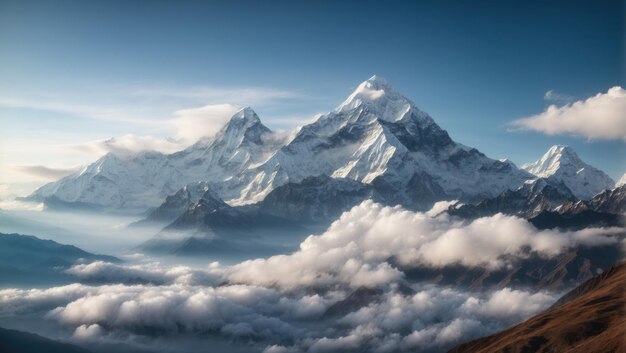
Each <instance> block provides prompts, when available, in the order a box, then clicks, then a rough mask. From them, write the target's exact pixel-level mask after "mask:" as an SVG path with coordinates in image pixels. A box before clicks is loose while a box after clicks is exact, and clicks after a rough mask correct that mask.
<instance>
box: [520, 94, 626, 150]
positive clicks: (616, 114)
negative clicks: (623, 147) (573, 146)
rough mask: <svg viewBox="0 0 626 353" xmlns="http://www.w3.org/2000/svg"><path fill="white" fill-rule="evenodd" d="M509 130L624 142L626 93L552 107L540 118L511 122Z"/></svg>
mask: <svg viewBox="0 0 626 353" xmlns="http://www.w3.org/2000/svg"><path fill="white" fill-rule="evenodd" d="M511 126H512V128H513V129H514V130H515V129H522V130H533V131H539V132H542V133H544V134H547V135H574V136H582V137H584V138H587V139H589V140H622V141H626V90H624V89H623V88H622V87H613V88H611V89H609V90H608V91H607V92H606V93H598V94H597V95H595V96H593V97H590V98H587V99H586V100H580V101H577V102H574V103H572V104H567V105H564V106H561V107H558V106H556V105H551V106H549V107H548V108H547V109H546V110H545V111H544V112H543V113H541V114H538V115H534V116H531V117H528V118H523V119H518V120H515V121H513V122H512V123H511Z"/></svg>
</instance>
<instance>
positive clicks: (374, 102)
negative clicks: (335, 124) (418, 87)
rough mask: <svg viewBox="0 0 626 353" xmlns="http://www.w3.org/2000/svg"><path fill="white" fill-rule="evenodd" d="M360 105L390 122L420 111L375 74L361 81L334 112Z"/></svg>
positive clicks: (342, 111)
mask: <svg viewBox="0 0 626 353" xmlns="http://www.w3.org/2000/svg"><path fill="white" fill-rule="evenodd" d="M360 107H363V108H366V109H367V110H368V111H369V112H370V113H373V114H374V115H376V116H377V117H378V118H379V119H381V120H385V121H392V122H393V121H398V120H400V119H402V118H404V117H405V116H406V115H407V114H408V113H410V112H420V111H419V109H418V108H417V107H416V106H415V103H413V102H412V101H411V100H409V99H408V98H406V97H405V96H403V95H402V94H400V93H399V92H397V91H396V90H395V88H393V86H391V84H389V82H387V80H385V79H384V78H382V77H380V76H376V75H374V76H372V77H370V78H369V79H368V80H366V81H363V82H362V83H361V84H360V85H359V86H358V87H357V88H356V89H355V90H354V92H352V94H350V96H348V98H347V99H346V100H345V101H343V103H341V104H340V105H339V106H338V107H337V108H336V109H335V111H334V112H335V113H346V112H350V111H352V110H354V109H356V108H360ZM420 113H421V112H420ZM420 115H421V114H420Z"/></svg>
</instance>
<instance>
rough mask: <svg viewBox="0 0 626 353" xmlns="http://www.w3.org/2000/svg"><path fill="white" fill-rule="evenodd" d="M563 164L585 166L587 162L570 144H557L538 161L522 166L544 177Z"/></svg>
mask: <svg viewBox="0 0 626 353" xmlns="http://www.w3.org/2000/svg"><path fill="white" fill-rule="evenodd" d="M562 166H571V167H579V169H580V168H584V167H585V166H586V164H585V163H584V162H583V161H582V160H581V159H580V158H579V157H578V155H577V154H576V151H574V149H573V148H571V147H569V146H562V145H555V146H552V147H550V149H549V150H548V151H547V152H546V153H545V154H544V155H543V156H542V157H541V158H540V159H539V160H538V161H536V162H534V163H526V164H524V165H523V166H522V168H523V169H525V170H527V171H528V172H530V173H532V174H534V175H536V176H538V177H542V178H547V177H549V176H551V175H553V174H554V173H556V172H557V171H558V170H559V168H561V167H562Z"/></svg>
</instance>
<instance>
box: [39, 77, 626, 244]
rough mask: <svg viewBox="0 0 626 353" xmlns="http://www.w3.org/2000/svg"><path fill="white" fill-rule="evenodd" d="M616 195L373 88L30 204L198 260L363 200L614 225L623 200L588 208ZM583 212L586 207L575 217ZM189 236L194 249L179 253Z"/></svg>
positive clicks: (108, 166) (105, 170) (573, 167)
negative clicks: (119, 229)
mask: <svg viewBox="0 0 626 353" xmlns="http://www.w3.org/2000/svg"><path fill="white" fill-rule="evenodd" d="M618 184H619V183H618ZM615 186H616V183H615V182H614V181H613V180H612V179H611V178H610V177H608V176H607V175H606V174H605V173H604V172H602V171H600V170H598V169H596V168H594V167H592V166H590V165H588V164H586V163H584V162H583V161H582V160H581V159H580V158H579V157H578V156H577V154H576V153H575V151H574V150H573V149H572V148H570V147H567V146H553V147H552V148H550V149H549V150H548V152H546V154H545V155H544V156H542V157H541V158H540V159H539V160H538V161H536V162H534V163H531V164H527V165H524V166H522V168H518V167H517V166H515V164H513V163H512V162H510V161H507V160H494V159H490V158H488V157H487V156H485V155H484V154H482V153H481V152H479V151H478V150H476V149H474V148H470V147H467V146H464V145H462V144H459V143H457V142H455V141H453V140H452V139H451V138H450V136H449V135H448V133H447V132H446V131H445V130H443V129H441V128H440V127H439V126H438V125H437V124H436V123H435V121H434V120H433V119H432V118H431V117H430V116H429V115H428V114H427V113H425V112H423V111H421V110H419V109H418V108H417V106H416V105H415V104H414V103H413V102H412V101H411V100H409V99H408V98H406V97H404V96H403V95H401V94H400V93H399V92H397V91H396V90H395V89H394V88H393V87H392V86H391V85H390V84H389V83H388V82H387V81H385V80H384V79H382V78H380V77H377V76H373V77H371V78H370V79H368V80H367V81H365V82H363V83H361V84H360V85H359V86H358V87H357V88H356V90H355V91H354V92H353V93H352V94H351V95H350V96H349V97H348V98H347V99H346V100H345V101H344V102H343V103H341V104H340V105H339V106H337V108H335V109H334V110H333V111H331V112H329V113H327V114H323V115H321V116H319V117H318V119H317V120H316V121H315V122H313V123H310V124H308V125H305V126H303V127H302V128H300V129H299V130H298V131H297V132H295V133H294V134H292V135H291V136H290V137H288V138H286V137H285V136H284V135H283V134H277V133H275V132H273V131H271V130H270V129H268V128H267V127H266V126H264V125H263V124H262V123H261V120H260V119H259V117H258V116H257V114H256V113H255V112H254V111H253V110H252V109H250V108H244V109H242V110H241V111H239V112H237V113H236V114H235V115H234V116H233V117H232V118H231V119H230V121H229V122H228V123H227V124H226V125H225V126H224V127H223V128H222V129H221V130H220V131H219V132H218V133H217V134H216V135H215V136H213V137H208V138H203V139H201V140H199V141H198V142H197V143H195V144H194V145H192V146H190V147H188V148H186V149H184V150H182V151H180V152H176V153H173V154H169V155H165V154H161V153H157V152H142V153H138V154H134V155H129V156H119V155H114V154H107V155H105V156H104V157H102V158H100V159H99V160H98V161H96V162H94V163H93V164H91V165H89V166H88V167H86V168H85V169H84V170H82V171H80V172H78V173H76V174H73V175H70V176H67V177H65V178H62V179H61V180H59V181H56V182H53V183H50V184H47V185H44V186H43V187H41V188H40V189H38V190H37V191H35V192H34V193H33V194H32V195H30V196H29V197H28V199H30V200H38V201H43V202H44V203H45V204H46V205H47V206H48V207H51V208H54V207H64V208H67V207H74V208H78V209H97V210H105V211H106V210H113V211H123V212H137V213H144V212H147V213H148V214H149V215H148V217H147V218H146V219H145V220H143V221H141V222H139V223H138V224H136V225H141V224H146V223H159V224H162V225H163V226H164V231H163V232H161V233H160V234H159V235H158V236H157V238H156V239H155V240H154V241H150V242H149V248H150V249H156V248H159V247H161V245H163V244H165V243H168V245H167V247H166V248H168V249H169V250H168V251H169V252H178V251H182V252H185V251H184V250H183V249H186V248H189V247H193V248H196V249H197V248H199V247H198V244H197V243H196V241H197V240H198V239H201V240H202V242H204V241H206V240H207V238H211V239H215V238H219V237H220V236H229V237H231V238H232V239H235V238H236V237H234V236H233V234H239V235H240V237H243V235H241V234H249V233H251V232H252V230H257V231H259V230H260V229H261V230H263V229H264V230H274V231H281V230H283V229H288V230H290V231H293V232H295V233H298V234H300V233H302V234H305V233H307V232H309V231H310V230H311V227H318V228H319V227H324V226H327V225H328V224H330V222H332V221H333V220H334V219H336V218H337V217H338V216H339V215H340V214H341V213H342V212H344V211H346V210H348V209H350V208H351V207H352V206H354V205H356V204H358V203H360V202H361V201H363V200H366V199H373V200H375V201H377V202H380V203H383V204H386V205H402V206H403V207H405V208H407V209H411V210H426V209H429V208H430V207H431V206H432V205H433V204H434V203H435V202H437V201H441V200H459V201H460V202H462V203H464V205H463V206H459V205H457V206H455V207H454V208H451V209H450V210H449V212H450V213H451V214H454V215H456V216H459V217H463V218H476V217H480V216H485V215H491V214H494V213H497V212H502V213H507V214H514V215H518V216H521V217H525V218H528V219H530V218H533V217H537V216H540V215H541V214H542V213H543V212H557V213H558V214H559V215H560V214H563V213H567V214H572V213H575V211H576V210H578V211H580V210H581V209H582V208H586V209H587V211H588V212H601V213H611V214H616V210H620V209H621V210H623V208H624V206H623V203H624V200H623V198H619V197H617V198H616V197H608V199H607V200H605V201H603V202H605V203H609V204H612V206H603V207H598V206H597V204H598V202H597V201H593V200H592V198H594V196H595V195H597V194H599V193H602V192H609V193H610V192H612V191H610V190H613V189H614V188H615ZM606 190H609V191H606ZM621 192H622V191H618V193H621ZM580 200H583V201H581V202H583V204H584V205H586V206H583V204H580V205H578V206H576V205H577V202H579V201H580ZM578 211H576V212H578ZM578 213H580V212H578ZM617 213H619V212H617ZM543 217H544V218H545V217H548V216H546V214H544V215H543ZM552 218H554V217H552ZM546 224H547V223H546ZM173 234H174V235H176V236H175V237H174V238H175V239H176V240H175V241H174V243H176V244H174V243H172V241H173V240H172V235H173ZM185 234H187V236H185ZM191 236H193V237H195V239H196V240H194V243H193V245H190V246H182V245H181V244H180V242H181V241H183V242H188V240H189V238H190V237H191ZM181 246H182V247H181ZM200 248H202V247H200Z"/></svg>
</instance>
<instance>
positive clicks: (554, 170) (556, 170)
mask: <svg viewBox="0 0 626 353" xmlns="http://www.w3.org/2000/svg"><path fill="white" fill-rule="evenodd" d="M522 169H525V170H527V171H528V172H530V173H532V174H534V175H536V176H538V177H540V178H547V179H551V180H554V181H557V182H559V181H562V182H563V183H564V184H565V186H567V187H568V188H569V189H570V190H571V191H572V193H573V194H574V196H576V197H577V198H580V199H590V198H592V197H593V196H594V195H596V194H597V193H599V192H602V191H603V190H606V189H609V190H610V189H613V187H614V186H615V181H614V180H613V179H611V178H610V177H609V176H608V175H606V174H605V173H604V172H603V171H601V170H599V169H596V168H594V167H593V166H590V165H589V164H587V163H585V162H583V161H582V160H581V159H580V157H578V155H577V154H576V152H575V151H574V149H573V148H571V147H569V146H558V145H557V146H552V147H550V149H549V150H548V152H546V153H545V154H544V155H543V156H542V157H541V158H540V159H539V160H537V161H536V162H534V163H529V164H524V165H523V166H522Z"/></svg>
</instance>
